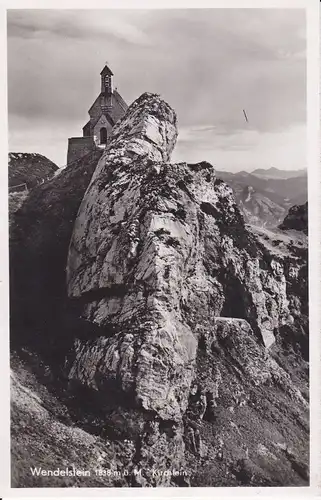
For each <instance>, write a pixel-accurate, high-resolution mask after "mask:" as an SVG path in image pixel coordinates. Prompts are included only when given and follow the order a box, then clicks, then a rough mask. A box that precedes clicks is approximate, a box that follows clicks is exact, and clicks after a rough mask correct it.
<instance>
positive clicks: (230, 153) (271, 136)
mask: <svg viewBox="0 0 321 500" xmlns="http://www.w3.org/2000/svg"><path fill="white" fill-rule="evenodd" d="M196 131H197V132H196ZM220 132H221V131H219V130H215V129H214V128H213V129H210V128H208V127H203V126H199V127H195V128H193V127H191V128H189V127H186V128H185V127H184V128H183V129H182V130H181V131H180V134H179V136H178V140H177V145H176V148H175V150H174V153H173V157H172V160H173V161H174V162H180V161H187V162H190V163H196V162H199V161H202V160H207V161H209V162H210V163H212V164H213V165H214V166H215V167H216V168H217V169H218V170H229V171H239V170H243V169H245V170H253V169H255V168H258V167H261V168H270V167H271V166H274V167H277V168H280V169H285V170H296V169H302V168H306V127H305V125H293V126H291V127H289V128H288V129H286V130H283V131H275V132H259V131H256V130H251V129H248V130H238V131H236V132H233V133H230V134H228V133H225V131H224V133H223V134H222V133H220Z"/></svg>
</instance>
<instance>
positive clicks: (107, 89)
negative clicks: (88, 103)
mask: <svg viewBox="0 0 321 500" xmlns="http://www.w3.org/2000/svg"><path fill="white" fill-rule="evenodd" d="M100 76H101V92H102V94H104V95H105V96H109V95H111V94H112V93H113V76H114V74H113V72H112V71H111V69H109V68H108V66H107V64H106V65H105V67H104V68H103V70H102V71H101V73H100Z"/></svg>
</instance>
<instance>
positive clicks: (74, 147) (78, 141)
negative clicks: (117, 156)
mask: <svg viewBox="0 0 321 500" xmlns="http://www.w3.org/2000/svg"><path fill="white" fill-rule="evenodd" d="M94 149H95V143H94V139H93V137H70V139H68V153H67V164H68V165H69V164H70V163H72V162H74V161H76V160H78V159H79V158H82V157H83V156H85V155H86V154H88V153H90V152H91V151H93V150H94Z"/></svg>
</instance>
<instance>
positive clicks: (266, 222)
mask: <svg viewBox="0 0 321 500" xmlns="http://www.w3.org/2000/svg"><path fill="white" fill-rule="evenodd" d="M216 175H217V177H218V178H220V179H222V180H224V181H225V182H226V183H227V184H229V185H230V186H231V188H232V189H233V191H234V194H235V197H236V200H237V203H238V205H239V207H240V209H241V211H242V213H243V215H244V218H245V221H246V222H247V223H249V224H253V225H255V226H261V227H277V226H278V225H279V224H280V223H281V222H282V221H283V219H284V217H285V216H286V214H287V212H288V210H289V208H290V207H291V206H293V205H303V204H304V203H305V202H306V201H307V199H308V187H307V171H306V170H279V169H277V168H273V167H272V168H270V169H267V170H265V169H260V168H259V169H256V170H254V171H253V172H250V173H249V172H245V171H241V172H237V173H234V174H233V173H231V172H224V171H219V170H217V171H216Z"/></svg>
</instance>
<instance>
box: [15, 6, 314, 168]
mask: <svg viewBox="0 0 321 500" xmlns="http://www.w3.org/2000/svg"><path fill="white" fill-rule="evenodd" d="M305 37H306V30H305V15H304V11H303V10H294V9H293V10H289V9H286V10H282V9H197V10H196V9H186V10H130V11H129V10H85V11H83V10H73V11H71V10H9V11H8V94H9V143H10V144H9V149H10V151H15V152H37V153H42V154H44V155H46V156H47V157H48V158H50V159H51V160H53V161H54V162H56V163H57V164H58V165H59V166H62V165H64V164H65V163H66V153H67V140H68V137H72V136H80V135H81V134H82V126H83V125H84V124H85V123H86V122H87V120H88V115H87V111H88V109H89V107H90V106H91V104H92V103H93V101H94V99H95V98H96V97H97V95H98V94H99V92H100V76H99V73H100V71H101V69H102V67H103V66H104V63H105V62H106V61H108V63H109V65H110V67H111V69H112V70H113V72H114V75H115V76H114V83H115V86H116V87H117V88H118V91H119V92H120V93H121V95H122V96H123V98H124V99H125V100H126V101H127V103H131V102H132V101H133V100H134V99H136V98H137V97H138V96H139V95H140V94H142V93H143V92H145V91H149V92H157V93H160V94H161V96H162V97H163V98H164V99H165V100H166V101H167V102H168V103H169V104H170V105H171V106H172V107H173V108H174V109H175V110H176V112H177V115H178V125H179V137H178V142H177V145H176V148H175V151H174V154H173V160H174V161H189V162H196V161H201V160H207V161H209V162H211V163H212V164H213V165H214V166H215V167H216V168H217V169H225V170H230V171H237V170H243V169H246V170H253V169H255V168H269V167H271V166H274V167H277V168H282V169H299V168H305V167H306V151H305V149H306V141H305V133H306V132H305V127H306V104H305V101H306V51H305V49H306V39H305ZM243 108H244V109H245V110H246V113H247V116H248V120H249V122H248V123H247V122H246V120H245V118H244V115H243V111H242V110H243Z"/></svg>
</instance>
